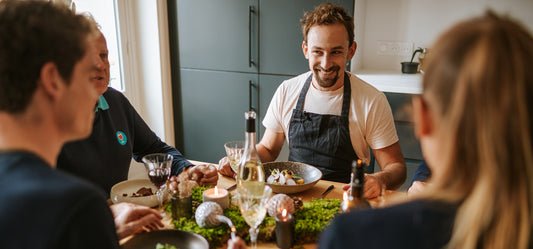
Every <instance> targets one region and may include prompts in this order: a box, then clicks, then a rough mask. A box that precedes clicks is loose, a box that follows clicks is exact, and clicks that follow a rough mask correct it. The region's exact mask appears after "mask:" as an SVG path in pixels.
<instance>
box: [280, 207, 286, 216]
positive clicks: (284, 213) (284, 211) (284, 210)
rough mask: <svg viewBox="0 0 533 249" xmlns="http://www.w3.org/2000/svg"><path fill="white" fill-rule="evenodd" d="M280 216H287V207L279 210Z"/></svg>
mask: <svg viewBox="0 0 533 249" xmlns="http://www.w3.org/2000/svg"><path fill="white" fill-rule="evenodd" d="M281 216H283V217H285V216H287V209H285V208H284V209H283V211H281Z"/></svg>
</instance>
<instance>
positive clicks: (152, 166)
mask: <svg viewBox="0 0 533 249" xmlns="http://www.w3.org/2000/svg"><path fill="white" fill-rule="evenodd" d="M172 159H173V157H172V155H170V154H166V153H155V154H149V155H146V156H144V157H143V158H142V161H143V163H144V167H145V168H146V172H147V173H148V178H150V181H151V182H152V184H153V185H154V186H156V187H157V192H156V195H157V201H158V202H159V206H158V207H159V208H161V206H162V205H163V198H164V196H165V192H164V190H165V189H166V186H167V184H166V183H167V181H168V178H169V177H170V171H171V169H172V167H171V165H172Z"/></svg>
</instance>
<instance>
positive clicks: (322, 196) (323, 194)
mask: <svg viewBox="0 0 533 249" xmlns="http://www.w3.org/2000/svg"><path fill="white" fill-rule="evenodd" d="M333 188H335V186H333V185H330V186H329V187H328V188H327V189H326V191H324V193H322V195H321V196H320V198H318V199H324V197H325V196H326V195H327V194H328V193H329V192H330V191H331V190H333Z"/></svg>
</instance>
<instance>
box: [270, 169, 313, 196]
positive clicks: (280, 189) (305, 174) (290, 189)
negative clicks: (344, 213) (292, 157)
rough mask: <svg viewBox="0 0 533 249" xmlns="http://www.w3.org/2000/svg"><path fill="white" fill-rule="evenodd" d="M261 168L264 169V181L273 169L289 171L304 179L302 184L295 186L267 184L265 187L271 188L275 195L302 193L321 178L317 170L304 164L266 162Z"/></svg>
mask: <svg viewBox="0 0 533 249" xmlns="http://www.w3.org/2000/svg"><path fill="white" fill-rule="evenodd" d="M263 168H264V169H265V179H266V178H268V176H270V173H271V172H272V170H273V169H280V170H284V169H289V170H291V171H292V172H293V173H294V174H295V175H297V176H299V177H302V178H303V179H304V183H303V184H297V185H276V184H268V183H267V185H268V186H270V187H271V188H272V191H273V192H275V193H283V194H294V193H298V192H303V191H305V190H308V189H310V188H312V187H313V186H315V184H316V183H317V182H318V180H320V179H321V178H322V172H321V171H320V170H319V169H317V168H315V167H313V166H311V165H309V164H305V163H299V162H268V163H264V164H263Z"/></svg>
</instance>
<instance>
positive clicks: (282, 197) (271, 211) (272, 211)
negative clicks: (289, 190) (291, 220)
mask: <svg viewBox="0 0 533 249" xmlns="http://www.w3.org/2000/svg"><path fill="white" fill-rule="evenodd" d="M283 209H286V210H287V212H288V213H290V214H294V200H293V199H292V198H291V197H289V196H288V195H286V194H276V195H274V196H272V197H271V198H270V200H269V201H268V210H267V211H268V215H270V217H276V216H277V215H278V214H280V213H281V211H282V210H283Z"/></svg>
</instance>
